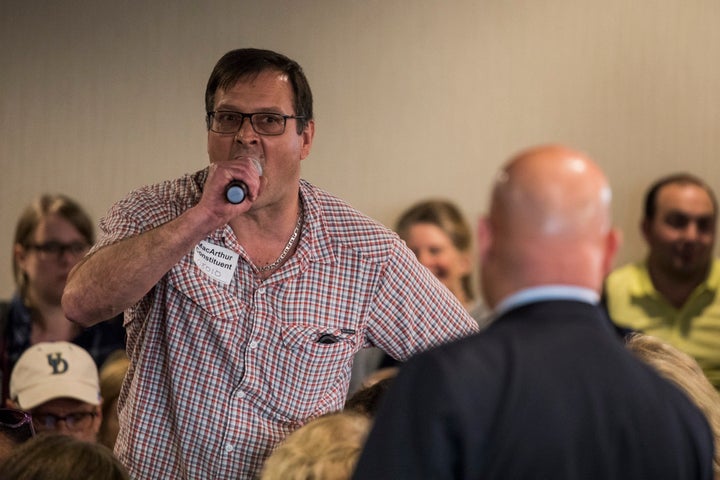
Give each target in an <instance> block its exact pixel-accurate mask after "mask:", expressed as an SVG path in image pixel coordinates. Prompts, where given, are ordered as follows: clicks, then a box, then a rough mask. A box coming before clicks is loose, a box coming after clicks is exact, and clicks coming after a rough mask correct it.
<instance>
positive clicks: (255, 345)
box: [250, 340, 258, 348]
mask: <svg viewBox="0 0 720 480" xmlns="http://www.w3.org/2000/svg"><path fill="white" fill-rule="evenodd" d="M257 346H258V342H256V341H255V340H253V341H252V342H250V348H257Z"/></svg>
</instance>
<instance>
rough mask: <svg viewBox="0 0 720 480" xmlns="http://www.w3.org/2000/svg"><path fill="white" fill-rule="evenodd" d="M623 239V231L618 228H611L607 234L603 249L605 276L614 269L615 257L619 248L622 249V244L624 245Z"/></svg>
mask: <svg viewBox="0 0 720 480" xmlns="http://www.w3.org/2000/svg"><path fill="white" fill-rule="evenodd" d="M622 239H623V235H622V232H621V231H620V230H618V229H617V228H611V229H610V231H609V232H608V233H607V235H605V246H604V249H603V250H604V256H603V264H602V269H603V276H607V275H609V274H610V272H611V271H612V269H613V265H614V262H615V257H616V255H617V252H618V250H620V245H622Z"/></svg>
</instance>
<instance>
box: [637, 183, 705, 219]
mask: <svg viewBox="0 0 720 480" xmlns="http://www.w3.org/2000/svg"><path fill="white" fill-rule="evenodd" d="M671 184H680V185H696V186H698V187H700V188H702V189H703V190H705V191H706V192H707V194H708V196H709V197H710V200H711V201H712V204H713V214H716V213H717V201H716V200H715V194H714V193H713V191H712V189H711V188H710V187H709V186H708V185H707V184H706V183H705V182H703V181H702V180H700V178H698V177H696V176H695V175H692V174H690V173H674V174H672V175H668V176H666V177H662V178H660V179H659V180H657V181H656V182H655V183H653V184H652V185H651V186H650V189H648V191H647V193H646V194H645V220H652V219H653V218H654V217H655V212H656V211H657V196H658V193H659V192H660V190H661V189H662V188H663V187H665V186H666V185H671Z"/></svg>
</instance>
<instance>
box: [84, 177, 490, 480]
mask: <svg viewBox="0 0 720 480" xmlns="http://www.w3.org/2000/svg"><path fill="white" fill-rule="evenodd" d="M206 178H207V169H205V170H202V171H200V172H197V173H195V174H192V175H186V176H184V177H182V178H180V179H178V180H174V181H167V182H163V183H161V184H158V185H154V186H149V187H145V188H141V189H139V190H137V191H135V192H133V193H131V194H130V195H129V196H128V197H127V198H126V199H125V200H122V201H120V202H118V203H117V204H115V205H114V206H113V208H112V209H111V210H110V212H109V213H108V215H107V216H106V217H105V218H104V219H103V221H102V222H101V228H102V230H103V232H104V234H103V236H102V238H101V240H100V241H99V243H98V245H97V246H96V247H95V248H99V247H101V246H103V245H107V244H112V243H114V242H117V241H118V240H120V239H122V238H126V237H129V236H132V235H136V234H139V233H141V232H144V231H147V230H149V229H151V228H154V227H157V226H159V225H162V224H164V223H166V222H168V221H169V220H171V219H173V218H175V217H177V216H178V215H179V214H181V213H182V212H183V211H185V210H186V209H188V208H190V207H191V206H193V205H195V204H196V203H197V202H198V201H199V198H200V196H201V194H202V186H203V185H204V183H205V179H206ZM300 193H301V198H302V201H303V204H304V214H305V220H304V224H303V230H302V234H301V238H300V243H299V244H298V247H297V250H296V252H295V254H294V255H293V256H292V257H290V258H289V259H288V261H287V262H285V264H283V265H282V266H281V267H280V268H279V269H278V270H277V271H275V272H274V273H273V274H272V275H271V276H270V277H269V278H267V279H266V280H265V281H260V280H259V279H258V277H257V276H256V275H254V273H253V269H252V266H251V264H250V261H249V259H248V257H247V254H246V252H245V251H244V249H243V247H242V245H240V244H239V243H238V241H237V238H236V237H235V235H234V233H233V231H232V229H231V228H230V227H229V226H227V225H226V226H225V227H224V228H220V229H218V230H216V231H215V232H213V233H212V234H210V235H209V236H208V237H207V238H206V239H205V240H206V241H207V242H209V243H211V244H214V245H218V246H222V247H225V248H227V249H230V250H233V251H234V252H237V253H238V254H239V262H238V266H237V270H236V271H235V273H234V276H233V277H232V280H231V282H230V284H228V285H224V284H222V283H220V282H218V281H215V280H214V279H211V278H210V277H208V276H207V275H206V274H205V273H203V272H202V271H201V270H200V269H199V268H198V267H197V266H196V265H195V263H194V260H193V252H189V253H188V254H187V255H185V257H183V258H182V259H181V260H180V262H178V263H177V264H176V265H175V266H174V267H173V268H172V269H171V270H170V271H169V272H168V273H167V274H166V275H165V276H164V277H163V278H162V280H161V281H160V282H159V283H158V284H157V285H155V287H154V288H153V289H152V290H151V291H150V292H149V293H148V294H147V295H146V296H145V297H144V298H143V299H142V300H141V301H140V302H139V303H138V304H137V305H135V306H134V307H132V308H130V309H129V310H128V311H126V312H125V315H126V317H125V325H126V328H127V331H128V353H129V355H130V357H131V366H130V369H129V372H128V376H127V378H126V381H125V384H124V386H123V390H122V392H121V395H120V399H119V409H120V426H121V429H120V434H119V437H118V441H117V445H116V453H117V455H118V456H119V458H120V459H121V460H122V462H123V463H124V464H125V465H127V467H128V468H129V470H130V473H131V475H132V477H133V478H142V479H146V478H147V479H150V478H173V479H181V478H185V479H206V478H218V479H230V478H253V477H254V476H255V475H257V474H258V472H259V471H260V469H261V467H262V463H263V461H264V459H265V458H266V457H267V456H268V455H269V454H270V452H271V451H272V449H273V447H274V446H275V445H276V444H277V442H279V441H280V440H282V439H283V438H284V437H285V436H287V434H289V433H290V432H291V431H293V430H294V429H296V428H298V427H299V426H301V425H302V424H304V423H305V422H306V421H307V420H308V419H311V418H314V417H317V416H319V415H322V414H324V413H326V412H330V411H333V410H338V409H340V408H342V405H343V402H344V400H345V396H346V392H347V388H348V383H349V379H350V370H351V366H352V360H353V356H354V354H355V352H357V351H358V350H360V349H361V348H363V347H369V346H377V347H380V348H381V349H383V350H384V351H386V352H388V353H389V354H390V355H392V356H394V357H397V358H400V359H405V358H407V357H409V356H410V355H412V354H413V353H415V352H417V351H419V350H423V349H427V348H429V347H432V346H435V345H438V344H440V343H443V342H446V341H448V340H451V339H454V338H457V337H460V336H464V335H468V334H470V333H473V332H475V331H476V330H477V324H476V323H475V321H474V320H472V318H470V317H469V316H468V314H467V313H466V312H465V310H464V309H463V307H462V306H461V305H460V304H459V303H458V302H457V301H456V299H455V297H454V296H453V295H452V294H451V293H450V292H449V291H448V290H447V289H446V288H445V287H444V286H442V284H440V283H439V282H438V281H437V280H436V279H435V277H433V275H432V274H431V273H430V272H429V271H428V270H427V269H425V268H424V267H423V266H422V265H420V264H419V263H418V262H417V261H416V259H415V257H414V255H413V254H412V252H410V250H409V249H407V248H406V247H405V245H404V244H403V242H402V241H401V240H400V239H399V238H398V237H397V235H395V234H394V233H393V232H392V231H390V230H388V229H387V228H385V227H383V226H381V225H379V224H378V223H377V222H375V221H373V220H371V219H369V218H367V217H365V216H363V215H362V214H360V213H359V212H357V211H355V210H354V209H352V208H351V207H349V206H348V205H347V204H345V203H343V202H342V201H340V200H338V199H337V198H335V197H333V196H331V195H329V194H328V193H326V192H323V191H321V190H319V189H317V188H315V187H313V186H312V185H310V184H309V183H307V182H305V181H301V183H300ZM327 335H329V336H330V337H323V339H324V340H325V341H319V340H320V337H321V336H327ZM327 338H329V339H330V340H329V341H328V340H326V339H327ZM326 342H328V343H326Z"/></svg>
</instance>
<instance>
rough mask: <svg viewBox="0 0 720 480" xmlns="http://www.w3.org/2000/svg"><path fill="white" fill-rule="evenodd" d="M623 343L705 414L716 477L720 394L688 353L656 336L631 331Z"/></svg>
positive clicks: (719, 453)
mask: <svg viewBox="0 0 720 480" xmlns="http://www.w3.org/2000/svg"><path fill="white" fill-rule="evenodd" d="M626 343H627V347H628V348H629V349H630V351H631V352H633V353H634V354H635V355H636V356H637V357H638V358H639V359H640V360H642V361H643V362H645V363H647V364H648V365H650V366H651V367H653V368H654V369H655V370H656V371H657V372H658V373H659V374H660V375H662V376H663V377H665V378H666V379H668V380H670V381H671V382H672V383H674V384H675V385H676V386H678V387H679V388H680V389H681V390H682V391H683V392H685V394H686V395H687V396H688V398H689V399H690V400H691V401H692V402H693V403H694V404H695V405H696V406H697V407H698V408H699V409H700V410H701V411H702V412H703V413H704V414H705V418H707V421H708V424H710V428H711V429H712V432H713V437H714V440H715V455H714V457H713V470H714V472H715V478H720V394H718V391H717V390H715V387H713V386H712V384H711V383H710V381H709V380H708V379H707V377H706V376H705V373H703V371H702V369H701V368H700V366H699V365H698V363H697V362H696V361H695V360H694V359H693V358H692V357H691V356H690V355H688V354H686V353H685V352H682V351H680V350H678V349H677V348H675V347H673V346H672V345H670V344H668V343H666V342H663V341H662V340H660V339H659V338H656V337H653V336H651V335H645V334H642V333H634V334H632V335H631V336H630V337H628V339H627V342H626Z"/></svg>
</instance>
